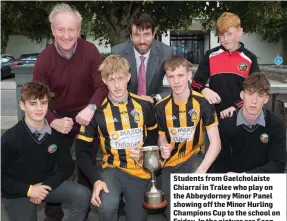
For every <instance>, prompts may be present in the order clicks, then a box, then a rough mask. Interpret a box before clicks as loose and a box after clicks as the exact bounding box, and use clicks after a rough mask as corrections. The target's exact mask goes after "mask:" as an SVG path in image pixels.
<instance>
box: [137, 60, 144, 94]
mask: <svg viewBox="0 0 287 221" xmlns="http://www.w3.org/2000/svg"><path fill="white" fill-rule="evenodd" d="M140 59H141V64H140V68H139V73H138V95H146V72H145V64H144V60H145V57H144V56H140Z"/></svg>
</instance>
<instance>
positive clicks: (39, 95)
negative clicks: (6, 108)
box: [20, 81, 52, 103]
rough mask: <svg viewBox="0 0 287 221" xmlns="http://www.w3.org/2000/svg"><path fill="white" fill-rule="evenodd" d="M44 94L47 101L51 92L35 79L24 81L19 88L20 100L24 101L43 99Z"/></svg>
mask: <svg viewBox="0 0 287 221" xmlns="http://www.w3.org/2000/svg"><path fill="white" fill-rule="evenodd" d="M45 96H47V98H48V101H50V100H51V97H52V94H51V92H50V90H49V88H48V86H46V85H44V84H42V83H40V82H36V81H30V82H26V83H25V84H23V86H22V87H21V90H20V97H21V101H23V102H24V103H25V101H27V100H34V99H43V98H44V97H45Z"/></svg>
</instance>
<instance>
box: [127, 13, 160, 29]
mask: <svg viewBox="0 0 287 221" xmlns="http://www.w3.org/2000/svg"><path fill="white" fill-rule="evenodd" d="M133 25H135V26H136V27H137V28H138V29H140V30H145V29H150V28H151V31H152V33H154V31H155V20H154V18H153V17H152V16H151V15H149V14H147V13H145V12H139V13H137V14H135V15H134V16H133V17H132V18H131V20H130V23H129V32H130V34H132V26H133Z"/></svg>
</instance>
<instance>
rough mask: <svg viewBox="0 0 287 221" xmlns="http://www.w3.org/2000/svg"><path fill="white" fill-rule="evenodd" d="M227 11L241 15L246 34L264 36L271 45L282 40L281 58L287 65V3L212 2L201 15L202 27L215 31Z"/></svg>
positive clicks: (263, 38)
mask: <svg viewBox="0 0 287 221" xmlns="http://www.w3.org/2000/svg"><path fill="white" fill-rule="evenodd" d="M225 11H231V12H233V13H236V14H238V15H239V17H240V18H241V23H242V27H243V30H244V32H247V33H254V32H256V33H258V34H260V35H261V36H262V40H267V41H268V42H271V43H278V42H279V41H280V40H281V41H282V44H283V47H282V51H281V56H283V60H284V63H285V64H287V2H283V1H282V2H280V1H269V2H267V1H262V2H258V1H256V2H254V1H250V2H249V1H248V2H244V3H242V2H235V1H222V2H210V5H209V7H208V8H207V10H206V11H204V12H202V13H201V16H202V18H203V19H202V25H203V26H204V27H205V28H206V29H214V28H215V23H216V20H217V18H218V17H219V16H220V15H221V13H222V12H225Z"/></svg>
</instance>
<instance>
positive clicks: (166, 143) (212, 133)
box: [155, 55, 221, 220]
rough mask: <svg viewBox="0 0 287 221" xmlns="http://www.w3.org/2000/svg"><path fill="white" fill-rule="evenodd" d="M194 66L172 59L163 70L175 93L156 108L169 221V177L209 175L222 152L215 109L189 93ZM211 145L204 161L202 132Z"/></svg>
mask: <svg viewBox="0 0 287 221" xmlns="http://www.w3.org/2000/svg"><path fill="white" fill-rule="evenodd" d="M190 66H191V64H190V63H189V62H188V61H187V60H186V59H185V58H184V57H182V56H177V55H172V56H171V57H170V58H169V59H167V60H166V62H165V64H164V69H165V72H166V78H167V80H168V82H169V84H170V87H171V89H172V93H171V94H170V95H168V96H167V97H165V98H164V99H163V100H161V101H160V102H159V103H157V105H156V107H155V111H156V118H157V123H158V129H159V132H158V133H159V140H158V143H159V145H160V146H161V155H162V157H163V158H164V159H166V163H165V166H164V168H163V170H162V188H163V191H164V193H165V196H166V200H167V201H168V206H167V208H166V216H167V219H168V220H170V202H169V201H170V174H171V173H206V172H207V170H208V168H209V167H210V165H211V164H212V163H213V162H214V160H215V159H216V157H217V155H218V154H219V152H220V148H221V145H220V138H219V132H218V121H217V116H216V114H215V111H214V107H213V105H211V104H209V103H208V101H207V100H206V99H205V98H204V97H203V95H202V94H200V93H198V92H195V91H193V90H190V89H189V80H190V78H191V76H192V73H191V71H190ZM204 127H205V128H206V130H207V134H208V138H209V140H210V145H209V148H208V151H207V152H206V155H205V157H203V156H202V155H201V147H202V145H203V128H204Z"/></svg>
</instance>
